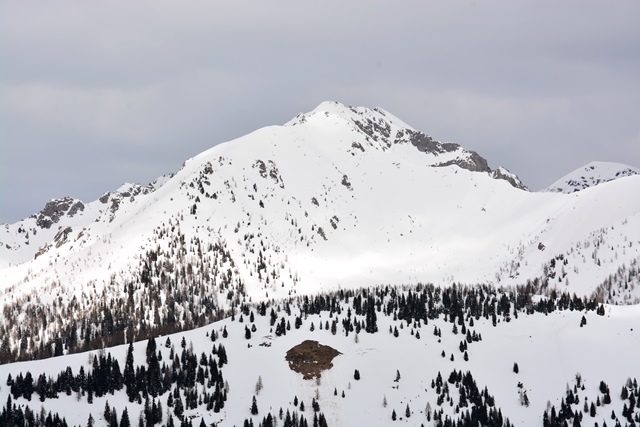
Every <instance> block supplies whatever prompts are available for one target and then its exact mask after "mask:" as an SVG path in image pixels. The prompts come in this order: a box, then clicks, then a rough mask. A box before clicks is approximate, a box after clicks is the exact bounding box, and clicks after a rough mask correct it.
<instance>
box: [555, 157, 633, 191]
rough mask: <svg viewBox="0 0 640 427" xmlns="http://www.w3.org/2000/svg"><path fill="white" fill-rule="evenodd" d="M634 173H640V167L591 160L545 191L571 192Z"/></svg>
mask: <svg viewBox="0 0 640 427" xmlns="http://www.w3.org/2000/svg"><path fill="white" fill-rule="evenodd" d="M634 175H640V169H638V168H634V167H632V166H627V165H623V164H621V163H612V162H591V163H589V164H588V165H586V166H583V167H581V168H579V169H576V170H575V171H573V172H571V173H569V174H567V175H565V176H563V177H562V178H560V179H559V180H557V181H556V182H554V183H553V184H551V185H550V186H549V187H548V188H547V189H546V190H544V191H551V192H554V193H567V194H569V193H574V192H576V191H580V190H584V189H585V188H589V187H595V186H596V185H599V184H602V183H604V182H609V181H613V180H614V179H619V178H624V177H627V176H634Z"/></svg>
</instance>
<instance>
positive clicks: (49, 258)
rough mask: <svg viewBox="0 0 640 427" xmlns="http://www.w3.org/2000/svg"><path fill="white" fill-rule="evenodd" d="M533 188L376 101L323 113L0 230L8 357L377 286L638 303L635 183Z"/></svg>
mask: <svg viewBox="0 0 640 427" xmlns="http://www.w3.org/2000/svg"><path fill="white" fill-rule="evenodd" d="M523 187H524V186H523V185H522V183H521V182H520V180H519V179H518V178H517V176H515V175H513V174H511V173H510V172H508V171H507V170H506V169H504V168H497V169H496V170H492V169H491V168H489V166H488V163H487V161H486V160H485V159H484V158H482V157H481V156H480V155H478V154H477V153H475V152H473V151H469V150H466V149H464V148H463V147H461V146H460V145H458V144H454V143H441V142H439V141H436V140H434V139H432V138H431V137H429V136H427V135H426V134H424V133H422V132H419V131H417V130H415V129H413V128H411V127H410V126H409V125H407V124H405V123H404V122H402V121H401V120H400V119H398V118H396V117H394V116H393V115H391V114H390V113H388V112H385V111H383V110H381V109H373V110H371V109H367V108H362V107H358V108H352V107H346V106H344V105H342V104H338V103H322V104H321V105H319V106H318V107H317V108H316V109H315V110H313V111H311V112H309V113H305V114H300V115H298V116H297V117H295V118H294V119H293V120H291V121H290V122H289V123H287V124H285V125H283V126H270V127H266V128H263V129H259V130H257V131H255V132H253V133H251V134H249V135H246V136H243V137H241V138H238V139H236V140H234V141H230V142H227V143H224V144H220V145H217V146H215V147H213V148H211V149H210V150H207V151H205V152H203V153H202V154H200V155H198V156H196V157H194V158H192V159H189V160H188V161H187V162H185V164H184V166H183V168H182V169H181V170H180V171H178V172H177V173H176V174H174V175H172V176H167V177H163V178H162V179H160V180H159V181H157V182H156V183H154V184H152V185H150V186H138V185H127V186H124V187H122V188H120V189H119V190H118V191H115V192H112V193H107V194H105V195H104V196H103V197H101V198H100V199H99V200H97V201H94V202H91V203H86V204H85V203H83V202H80V201H77V200H74V199H62V200H58V201H53V202H51V203H50V204H48V205H47V206H46V207H45V209H43V211H42V212H40V213H38V214H36V215H34V216H32V217H30V218H27V219H25V220H23V221H20V222H18V223H16V224H7V225H5V226H4V229H3V230H1V231H0V241H1V242H2V245H0V266H1V267H2V268H1V269H0V300H1V301H2V305H3V312H4V313H5V315H4V316H3V317H2V320H1V322H0V337H2V340H3V342H2V345H1V346H0V361H2V362H6V361H11V360H17V359H28V358H32V357H48V356H51V355H59V354H63V353H68V352H74V351H82V350H87V349H94V348H100V347H102V346H112V345H117V344H121V343H123V342H124V340H125V334H126V335H127V336H129V338H136V339H141V338H145V337H147V336H149V335H150V334H151V335H157V334H168V333H172V332H175V331H180V330H185V329H190V328H194V327H197V326H202V325H205V324H207V323H209V322H211V321H214V320H218V319H221V318H222V317H224V315H225V312H227V311H228V310H229V309H230V308H232V307H237V306H239V305H240V304H242V303H248V302H258V301H263V300H264V301H267V300H271V299H281V298H285V297H289V296H296V295H303V294H305V295H308V294H316V293H318V292H331V291H335V290H338V289H356V288H360V287H368V286H373V285H378V284H406V285H411V284H413V285H415V284H417V283H434V284H436V285H442V286H450V285H451V284H453V283H462V284H470V285H473V284H483V285H486V284H493V285H495V286H505V287H507V286H509V287H515V286H519V285H527V284H529V285H531V286H534V287H535V289H537V290H538V291H539V292H540V293H542V294H549V293H550V292H551V291H553V290H554V289H558V290H559V291H561V292H569V293H574V292H575V293H576V294H577V295H579V296H591V295H592V294H595V295H597V296H598V298H599V299H600V300H601V301H605V302H610V303H623V304H635V303H637V302H638V301H640V290H639V289H640V287H639V285H640V283H639V281H640V273H639V270H640V266H639V263H638V261H639V259H640V198H637V197H629V195H631V194H639V193H640V176H629V177H626V178H624V179H618V180H614V181H612V182H608V183H605V184H602V185H598V186H597V187H594V188H592V189H590V190H588V191H580V192H577V193H573V194H569V195H568V194H554V193H531V192H528V191H524V190H523V189H522V188H523ZM25 325H27V326H28V327H26V328H25Z"/></svg>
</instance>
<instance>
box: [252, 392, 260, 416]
mask: <svg viewBox="0 0 640 427" xmlns="http://www.w3.org/2000/svg"><path fill="white" fill-rule="evenodd" d="M251 415H258V403H257V402H256V397H255V396H253V400H252V402H251Z"/></svg>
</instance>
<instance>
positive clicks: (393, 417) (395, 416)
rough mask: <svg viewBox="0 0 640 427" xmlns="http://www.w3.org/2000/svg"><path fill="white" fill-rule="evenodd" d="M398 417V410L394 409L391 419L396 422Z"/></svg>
mask: <svg viewBox="0 0 640 427" xmlns="http://www.w3.org/2000/svg"><path fill="white" fill-rule="evenodd" d="M397 417H398V416H397V415H396V410H395V409H394V410H393V411H392V412H391V419H392V420H393V421H395V420H396V418H397Z"/></svg>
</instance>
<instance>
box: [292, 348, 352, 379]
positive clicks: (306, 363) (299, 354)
mask: <svg viewBox="0 0 640 427" xmlns="http://www.w3.org/2000/svg"><path fill="white" fill-rule="evenodd" d="M340 354H342V353H340V352H339V351H338V350H336V349H334V348H332V347H329V346H328V345H322V344H319V343H318V341H311V340H306V341H303V342H301V343H300V344H298V345H297V346H295V347H293V348H291V350H289V351H287V355H286V356H285V359H286V360H287V362H289V368H291V370H292V371H294V372H298V373H299V374H302V377H303V378H304V379H305V380H310V379H312V378H318V377H320V373H321V372H322V371H324V370H325V369H331V367H333V363H332V361H333V358H334V357H336V356H338V355H340Z"/></svg>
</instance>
